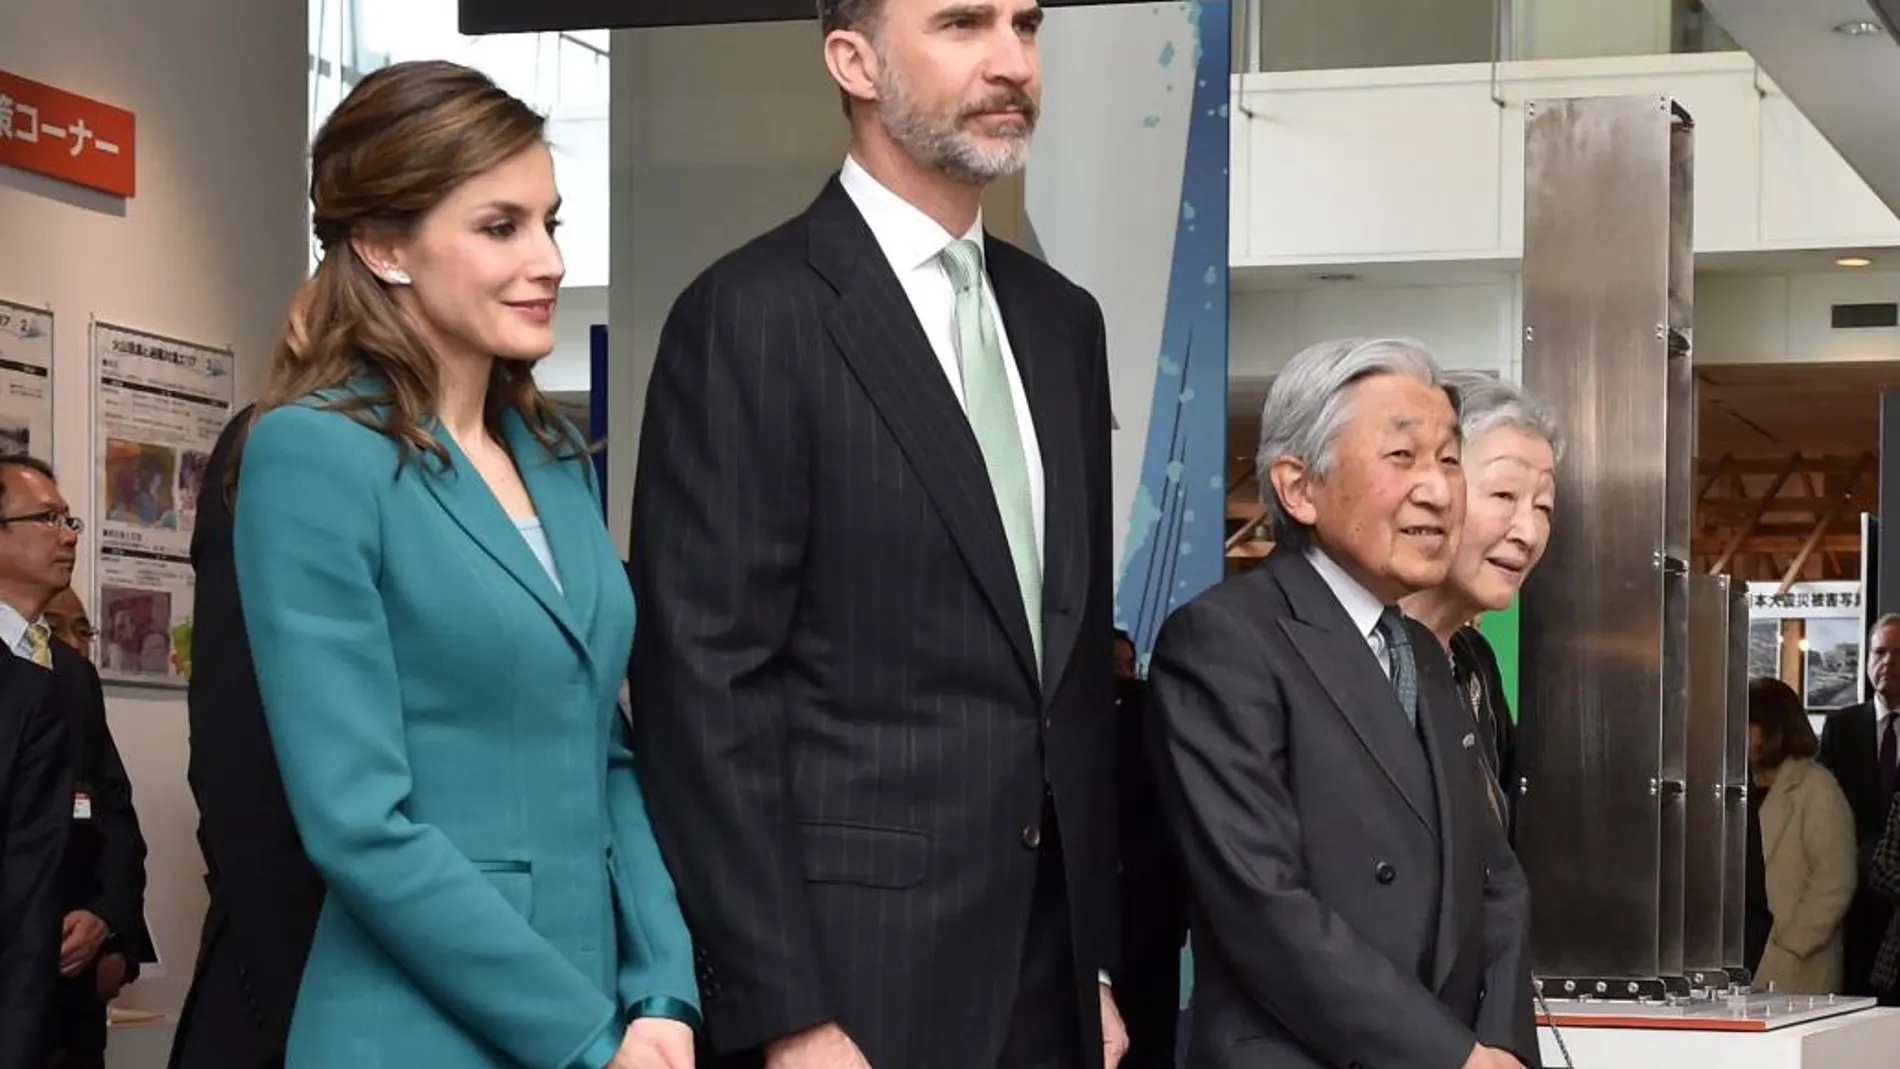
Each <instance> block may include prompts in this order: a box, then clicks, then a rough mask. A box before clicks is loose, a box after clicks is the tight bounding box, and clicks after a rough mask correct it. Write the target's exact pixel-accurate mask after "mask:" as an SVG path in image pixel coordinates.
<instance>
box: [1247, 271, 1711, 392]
mask: <svg viewBox="0 0 1900 1069" xmlns="http://www.w3.org/2000/svg"><path fill="white" fill-rule="evenodd" d="M1522 314H1523V313H1522V307H1521V305H1520V303H1519V297H1518V285H1517V277H1516V276H1515V275H1505V274H1501V275H1499V276H1498V277H1497V278H1495V279H1492V280H1488V281H1476V282H1471V283H1465V284H1460V285H1453V286H1368V285H1359V284H1355V283H1340V284H1336V285H1331V286H1327V287H1324V288H1319V289H1303V290H1290V291H1264V292H1236V293H1234V294H1233V295H1232V296H1231V297H1229V298H1228V350H1227V352H1228V373H1229V374H1230V375H1231V376H1232V377H1234V378H1237V379H1260V378H1266V377H1268V376H1271V375H1275V374H1278V373H1279V371H1280V369H1281V368H1283V367H1285V366H1286V364H1287V361H1288V360H1291V359H1292V358H1293V354H1295V353H1297V352H1299V351H1300V350H1301V349H1304V348H1305V347H1307V346H1309V345H1313V344H1315V343H1317V342H1322V341H1327V340H1329V339H1333V338H1350V337H1371V336H1380V335H1388V336H1389V335H1396V336H1399V337H1408V338H1417V339H1418V340H1419V341H1422V342H1424V343H1425V344H1426V346H1427V347H1428V348H1430V349H1431V350H1432V351H1433V352H1434V353H1436V354H1437V355H1438V357H1439V359H1440V360H1441V361H1443V362H1444V363H1445V364H1446V366H1448V367H1456V368H1468V369H1471V370H1479V371H1496V372H1499V373H1501V374H1504V375H1505V376H1506V377H1509V378H1512V379H1515V378H1516V377H1517V375H1518V371H1519V366H1520V364H1519V347H1518V346H1517V345H1516V344H1515V339H1516V338H1517V335H1518V333H1519V329H1518V323H1519V322H1521V316H1522ZM1699 327H1700V324H1699V323H1698V328H1699Z"/></svg>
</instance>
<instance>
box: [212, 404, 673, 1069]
mask: <svg viewBox="0 0 1900 1069" xmlns="http://www.w3.org/2000/svg"><path fill="white" fill-rule="evenodd" d="M504 431H505V437H506V440H507V443H508V445H509V447H510V449H511V451H512V452H513V455H514V456H515V458H516V462H517V464H518V466H519V468H520V471H521V476H522V480H523V482H524V483H525V484H526V486H527V489H528V492H529V495H530V496H531V497H532V499H533V502H534V506H535V512H536V513H537V515H538V516H539V517H540V520H539V522H537V523H536V524H535V525H534V526H533V528H532V529H528V528H523V527H517V525H516V524H515V523H513V522H511V521H510V519H509V517H508V515H507V513H506V512H505V511H504V510H503V509H502V507H501V505H500V503H499V502H498V501H497V500H496V498H495V496H494V494H493V493H491V492H490V491H489V489H488V486H487V484H486V483H485V482H483V480H482V479H481V477H480V476H479V475H477V474H476V473H475V472H474V470H473V468H472V467H471V466H470V465H469V463H468V460H467V459H466V457H464V456H463V455H462V454H461V453H460V451H459V450H457V449H456V448H455V447H454V445H453V443H452V442H451V441H450V440H449V439H448V437H447V436H446V435H440V438H441V440H442V442H443V444H444V446H445V448H447V450H448V451H449V454H450V456H451V457H452V458H453V464H452V466H451V467H448V468H444V466H443V465H441V464H440V463H439V462H438V461H436V460H435V459H434V458H433V457H430V456H428V455H426V454H425V455H421V456H415V457H411V458H410V459H408V460H407V461H406V462H403V463H399V460H398V453H397V449H396V445H395V443H394V442H393V441H392V440H391V439H389V438H388V437H387V436H385V435H383V434H381V433H379V432H377V431H375V430H372V429H370V428H367V427H364V426H363V425H361V424H359V423H357V422H356V421H355V420H353V419H351V418H350V417H348V416H346V415H343V414H341V413H337V412H331V411H323V410H320V409H318V408H315V407H312V406H311V405H308V404H300V405H291V406H286V407H283V408H278V409H275V410H272V411H271V412H269V413H267V414H265V415H264V416H263V417H262V418H261V419H259V420H258V421H257V424H256V426H255V427H254V428H253V429H252V431H251V434H250V437H249V439H248V440H247V442H246V444H245V446H244V451H243V454H242V457H241V467H240V469H239V470H240V477H239V481H238V491H237V499H236V510H235V514H234V520H235V543H236V544H235V548H236V553H237V572H238V588H239V593H240V596H241V598H242V600H243V607H244V618H245V626H246V629H247V631H248V634H249V637H250V642H251V647H252V654H253V656H254V658H255V661H256V666H257V680H258V685H259V688H260V690H261V691H262V693H263V697H264V712H265V716H266V719H267V720H268V722H269V725H270V731H271V739H272V743H273V746H274V747H275V750H276V754H277V759H278V762H279V764H280V766H281V767H282V771H283V777H284V786H285V790H286V793H287V795H288V797H289V801H290V807H291V812H292V815H293V816H294V817H295V818H296V822H297V828H298V831H299V832H300V833H301V834H302V836H303V841H304V845H305V847H306V849H307V850H308V851H309V854H310V858H311V860H312V861H313V862H314V863H315V864H316V866H317V869H318V871H319V872H320V873H321V874H322V876H323V879H324V883H325V885H326V886H327V887H328V889H329V895H328V896H327V897H326V899H325V901H324V904H323V912H322V915H321V918H320V919H319V921H318V924H317V931H316V937H315V941H314V943H313V945H312V947H311V951H310V960H309V964H308V966H307V968H306V970H305V973H304V978H303V984H302V987H301V989H300V990H299V992H298V996H297V1007H296V1011H295V1015H294V1017H293V1019H292V1023H291V1035H290V1047H289V1051H288V1057H287V1059H286V1066H287V1069H336V1067H337V1066H349V1067H350V1069H416V1067H418V1066H430V1067H433V1066H444V1067H450V1066H452V1067H454V1069H601V1067H602V1066H604V1065H606V1064H607V1063H608V1062H609V1061H610V1060H611V1059H612V1057H613V1054H614V1052H615V1050H616V1049H617V1047H618V1046H619V1044H620V1041H621V1038H622V1036H623V1035H624V1033H625V1030H626V1023H627V1021H628V1020H629V1019H630V1018H632V1017H639V1016H667V1017H675V1018H677V1019H681V1020H685V1021H687V1022H688V1023H689V1024H697V1021H698V1013H697V1006H698V1001H699V1000H698V991H697V985H696V984H695V982H694V974H693V956H692V942H691V938H690V936H689V935H688V934H687V930H686V925H685V922H684V920H683V919H682V917H681V915H680V909H679V903H678V901H677V899H676V897H675V893H674V889H673V882H672V879H671V877H670V876H669V875H668V873H667V870H666V866H665V864H664V862H663V861H662V859H661V857H660V852H659V848H658V846H657V844H656V843H655V841H654V838H653V830H652V828H651V826H650V825H649V824H648V821H647V813H646V806H645V802H644V800H643V798H642V796H641V791H640V784H639V781H638V779H637V778H636V775H635V772H634V762H633V753H632V751H631V749H630V748H629V743H628V738H627V728H626V722H625V721H624V720H623V719H622V718H621V715H620V712H619V709H618V707H617V704H616V698H617V696H618V693H619V688H620V683H621V681H622V679H623V678H624V676H625V673H626V665H627V658H628V654H629V652H630V650H631V645H632V639H633V627H634V605H633V596H632V591H631V589H630V588H629V586H628V584H627V580H626V572H625V570H624V569H623V567H622V565H621V563H620V558H619V554H618V553H617V552H616V551H615V548H614V546H613V543H612V541H611V540H610V538H609V536H608V534H607V529H606V525H605V524H604V523H603V522H602V518H601V515H600V504H599V499H598V497H597V496H596V495H595V493H594V491H593V489H592V467H591V465H589V464H588V463H587V461H586V460H585V458H579V459H569V460H559V459H556V458H555V457H553V456H552V455H550V454H549V452H548V451H547V449H546V448H545V447H544V446H542V445H541V444H540V443H539V442H538V441H536V440H535V438H534V437H533V435H532V434H531V433H530V432H529V431H528V429H527V427H526V425H525V424H524V423H523V422H522V421H521V420H520V419H519V418H518V417H517V416H515V415H514V414H513V413H512V412H511V413H509V414H508V416H507V417H506V423H505V426H504ZM543 525H545V526H543ZM555 576H558V577H559V582H558V583H557V582H556V581H555V579H554V577H555Z"/></svg>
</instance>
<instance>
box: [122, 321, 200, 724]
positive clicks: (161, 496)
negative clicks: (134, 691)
mask: <svg viewBox="0 0 1900 1069" xmlns="http://www.w3.org/2000/svg"><path fill="white" fill-rule="evenodd" d="M92 368H93V391H94V392H93V411H94V413H96V416H95V421H94V437H95V447H94V448H95V455H96V456H97V458H98V459H97V461H96V462H95V463H96V467H95V468H94V474H95V476H96V477H97V479H98V494H97V498H98V500H97V502H96V511H95V513H94V516H95V517H96V519H95V520H94V527H95V531H96V535H95V536H94V537H93V538H92V539H91V545H92V546H93V547H94V548H93V552H94V553H95V554H96V557H95V558H94V566H93V581H94V583H95V584H96V585H97V589H96V590H95V592H94V597H93V618H94V619H95V620H96V621H97V623H98V627H99V674H100V676H101V677H102V678H104V679H105V680H106V681H107V682H116V683H134V684H140V685H145V686H173V687H179V686H184V685H185V683H186V681H187V680H188V679H189V678H190V676H191V609H192V591H193V587H194V586H195V582H194V578H193V574H192V569H191V532H192V524H193V519H194V515H193V512H194V508H195V505H196V502H197V500H198V488H199V485H200V483H201V482H202V480H203V478H204V471H205V465H206V462H207V461H209V460H210V457H211V447H212V446H213V445H214V444H215V443H216V442H217V440H218V434H219V432H220V431H222V430H223V429H224V424H225V422H226V421H227V420H228V419H230V417H231V408H232V402H233V390H234V385H233V380H232V375H231V372H232V353H231V350H230V348H229V347H222V348H219V347H213V346H208V345H201V344H197V343H193V342H187V341H180V340H178V339H175V338H167V337H164V336H162V335H158V334H152V333H149V332H146V331H142V330H134V329H131V328H129V327H121V326H116V325H113V324H110V323H104V322H99V321H96V320H95V321H94V322H93V324H92Z"/></svg>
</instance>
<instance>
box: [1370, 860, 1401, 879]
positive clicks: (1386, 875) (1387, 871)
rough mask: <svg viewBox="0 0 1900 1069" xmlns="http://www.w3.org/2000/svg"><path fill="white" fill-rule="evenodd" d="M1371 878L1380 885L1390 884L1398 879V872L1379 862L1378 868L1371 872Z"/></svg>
mask: <svg viewBox="0 0 1900 1069" xmlns="http://www.w3.org/2000/svg"><path fill="white" fill-rule="evenodd" d="M1372 876H1373V878H1374V879H1376V880H1378V881H1379V882H1380V883H1391V882H1392V881H1393V880H1396V879H1398V878H1399V870H1398V869H1395V868H1393V867H1392V866H1391V865H1388V864H1386V863H1385V862H1383V861H1381V862H1379V867H1378V868H1376V869H1373V870H1372Z"/></svg>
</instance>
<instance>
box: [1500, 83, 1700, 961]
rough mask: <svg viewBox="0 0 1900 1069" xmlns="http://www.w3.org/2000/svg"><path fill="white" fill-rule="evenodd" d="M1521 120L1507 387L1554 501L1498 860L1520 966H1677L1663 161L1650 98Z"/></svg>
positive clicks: (1536, 584) (1656, 108) (1679, 641)
mask: <svg viewBox="0 0 1900 1069" xmlns="http://www.w3.org/2000/svg"><path fill="white" fill-rule="evenodd" d="M1526 110H1527V116H1526V123H1525V176H1526V189H1525V220H1524V269H1523V287H1524V323H1525V339H1524V361H1523V366H1524V380H1525V385H1526V386H1527V387H1528V388H1529V389H1530V390H1531V391H1532V392H1533V393H1535V394H1536V395H1537V396H1538V397H1540V398H1542V399H1543V400H1544V401H1545V402H1546V403H1547V404H1549V405H1550V406H1551V407H1552V408H1553V409H1554V410H1555V411H1556V414H1557V417H1558V419H1559V421H1560V423H1561V425H1562V427H1563V429H1564V434H1565V438H1566V440H1567V442H1568V443H1569V445H1568V448H1567V449H1566V451H1565V454H1564V457H1563V460H1562V461H1561V462H1560V467H1559V472H1558V484H1559V486H1560V487H1562V499H1563V502H1565V504H1563V505H1562V506H1560V507H1559V508H1558V510H1557V514H1556V516H1555V518H1554V522H1553V529H1552V533H1551V542H1550V549H1549V552H1548V553H1547V555H1546V556H1545V558H1544V562H1543V564H1542V565H1541V566H1540V567H1539V568H1538V569H1537V571H1536V572H1535V573H1533V574H1532V576H1531V579H1530V581H1529V583H1528V584H1527V585H1526V587H1525V590H1524V595H1523V631H1522V638H1521V658H1522V666H1523V667H1522V669H1521V683H1520V691H1521V697H1522V700H1523V704H1524V710H1523V717H1522V725H1523V730H1522V737H1521V741H1520V746H1521V754H1522V757H1521V763H1522V766H1523V770H1524V771H1523V781H1524V782H1523V783H1522V784H1521V787H1522V789H1523V791H1524V798H1523V807H1522V811H1521V816H1520V819H1519V830H1518V852H1519V855H1520V857H1521V858H1522V860H1523V863H1524V867H1525V870H1526V872H1527V874H1528V876H1529V879H1530V881H1531V886H1532V898H1533V902H1532V952H1533V956H1534V961H1533V967H1534V969H1535V970H1536V971H1537V972H1538V973H1539V974H1540V975H1545V976H1558V977H1603V978H1609V979H1618V978H1625V977H1627V978H1631V979H1639V980H1640V979H1649V978H1654V977H1657V976H1660V975H1664V967H1665V966H1666V965H1673V966H1675V967H1677V968H1679V966H1680V962H1681V906H1680V887H1681V869H1680V862H1681V854H1680V848H1681V835H1682V827H1681V823H1680V806H1679V805H1677V804H1670V803H1667V801H1666V799H1665V798H1664V797H1663V793H1664V792H1663V783H1662V781H1663V779H1664V778H1665V773H1666V771H1667V770H1668V769H1669V768H1670V767H1673V768H1674V769H1675V770H1676V772H1677V778H1680V770H1681V764H1682V759H1683V751H1682V743H1681V734H1680V732H1681V723H1680V720H1681V716H1682V713H1683V710H1682V709H1681V708H1680V698H1679V697H1677V698H1674V699H1672V698H1671V697H1670V694H1669V693H1668V692H1669V691H1670V690H1672V689H1673V690H1674V691H1678V692H1680V691H1681V690H1682V689H1683V686H1684V684H1683V683H1682V682H1681V667H1680V658H1678V661H1677V662H1676V664H1674V665H1666V664H1665V661H1666V658H1665V657H1664V650H1665V648H1667V647H1668V646H1670V645H1672V644H1673V645H1674V646H1675V647H1677V648H1678V650H1680V648H1681V646H1682V645H1683V639H1685V638H1686V635H1685V634H1681V633H1678V634H1677V635H1676V636H1675V637H1674V638H1673V639H1670V637H1669V635H1670V632H1671V631H1672V629H1679V632H1680V631H1686V611H1687V606H1686V599H1677V609H1678V611H1676V612H1675V613H1674V614H1673V616H1672V615H1671V614H1670V613H1669V612H1668V611H1666V605H1665V602H1666V600H1667V599H1666V597H1665V586H1666V584H1665V576H1664V554H1665V551H1666V550H1667V549H1668V548H1669V543H1668V540H1667V531H1666V525H1667V521H1668V520H1669V518H1670V517H1669V516H1668V511H1669V509H1668V493H1667V491H1668V485H1667V484H1668V476H1669V470H1668V465H1667V463H1666V462H1665V457H1666V455H1667V453H1668V451H1669V447H1670V435H1671V430H1672V423H1673V422H1674V421H1672V419H1671V397H1670V393H1671V391H1670V376H1671V374H1672V370H1673V369H1672V364H1681V363H1686V361H1671V360H1670V359H1669V356H1668V337H1667V335H1668V331H1667V325H1668V323H1669V291H1670V287H1669V279H1670V265H1671V258H1670V246H1671V240H1670V232H1671V226H1672V220H1671V213H1670V204H1671V186H1672V183H1671V170H1672V167H1673V166H1675V164H1676V162H1677V161H1678V160H1679V159H1680V158H1681V157H1680V156H1679V155H1678V154H1677V153H1676V152H1675V151H1674V150H1672V145H1671V141H1672V135H1671V129H1670V127H1671V119H1670V105H1669V102H1668V101H1666V100H1663V99H1661V98H1658V97H1609V98H1595V99H1582V100H1559V101H1537V102H1533V103H1532V104H1531V105H1529V106H1528V107H1527V109H1526ZM1683 578H1684V577H1683V576H1681V574H1680V572H1678V574H1677V576H1676V581H1677V583H1678V584H1681V582H1682V580H1683ZM1672 673H1674V678H1675V680H1676V681H1675V682H1673V683H1671V682H1670V679H1671V674H1672ZM1672 701H1673V702H1675V703H1676V704H1677V708H1676V710H1675V713H1676V716H1677V718H1678V723H1677V725H1676V726H1675V728H1674V729H1673V732H1674V735H1673V738H1672V729H1671V728H1670V726H1669V725H1668V724H1667V723H1666V720H1667V717H1666V715H1665V706H1666V704H1669V703H1670V702H1672ZM1678 801H1679V800H1678ZM1671 809H1674V813H1673V814H1672V813H1671V812H1670V810H1671ZM1668 849H1674V850H1675V851H1676V853H1675V864H1674V867H1673V875H1672V874H1671V872H1669V871H1666V870H1668V869H1669V868H1670V866H1666V865H1665V861H1664V854H1665V850H1668ZM1671 881H1673V884H1672V882H1671ZM1672 902H1673V905H1672V904H1671V903H1672ZM1666 943H1667V944H1670V945H1668V946H1665V944H1666Z"/></svg>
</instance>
